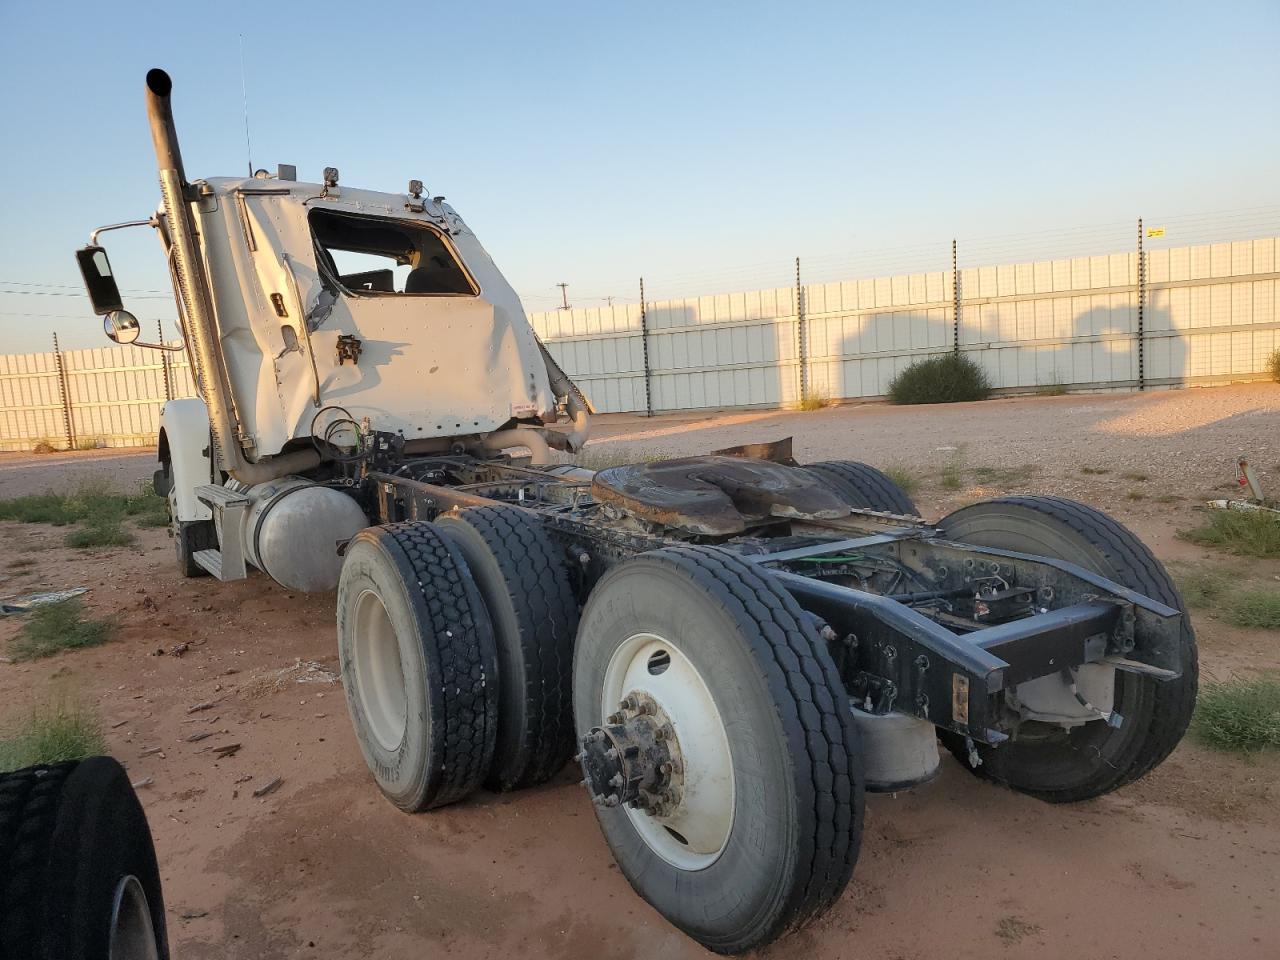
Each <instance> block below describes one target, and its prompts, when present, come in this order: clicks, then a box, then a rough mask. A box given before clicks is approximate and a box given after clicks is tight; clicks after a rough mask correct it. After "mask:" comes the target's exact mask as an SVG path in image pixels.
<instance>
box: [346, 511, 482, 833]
mask: <svg viewBox="0 0 1280 960" xmlns="http://www.w3.org/2000/svg"><path fill="white" fill-rule="evenodd" d="M338 659H339V662H340V664H341V668H342V685H343V689H344V690H345V691H346V695H347V707H348V709H349V710H350V713H351V722H352V725H353V726H354V727H355V733H356V739H357V740H358V741H359V743H360V750H361V752H362V753H363V754H364V758H365V762H366V763H367V764H368V765H369V770H370V772H371V773H372V774H373V778H374V780H375V781H377V784H378V787H379V789H381V790H382V792H383V793H384V794H386V796H387V799H389V800H390V801H391V802H392V803H394V804H395V805H396V806H397V807H400V808H401V809H402V810H409V811H415V810H426V809H428V808H431V807H441V806H444V805H445V804H448V803H453V802H455V801H458V800H461V799H463V798H464V797H466V796H468V795H469V794H470V793H472V792H473V791H474V790H475V789H476V787H478V786H479V785H480V783H481V781H482V780H483V779H484V777H485V775H486V773H487V772H488V770H489V765H490V762H491V760H492V758H493V747H494V741H495V737H496V734H497V712H498V684H497V672H498V671H497V653H496V650H495V647H494V640H493V629H492V627H491V626H490V623H489V616H488V614H487V613H486V612H485V608H484V603H483V602H482V601H481V599H480V594H479V593H478V592H477V590H476V587H475V583H474V582H473V581H472V578H471V576H470V574H469V573H468V572H467V569H466V564H465V561H464V560H463V559H462V556H461V554H459V553H458V551H457V550H456V549H455V548H454V547H453V546H452V545H451V544H450V543H449V541H448V540H447V539H445V538H444V537H443V536H442V535H441V534H440V532H439V531H438V530H437V529H436V528H435V526H434V525H432V524H429V523H418V522H411V523H396V524H389V525H387V526H383V527H370V528H368V529H366V530H362V531H360V533H359V534H357V535H356V536H355V538H354V539H352V541H351V543H350V545H349V546H348V548H347V552H346V559H345V561H344V562H343V565H342V578H341V580H340V582H339V584H338Z"/></svg>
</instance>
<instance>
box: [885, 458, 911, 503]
mask: <svg viewBox="0 0 1280 960" xmlns="http://www.w3.org/2000/svg"><path fill="white" fill-rule="evenodd" d="M884 475H885V476H886V477H888V478H889V479H890V480H892V481H893V482H894V483H896V484H897V485H898V486H899V487H901V488H902V492H903V493H905V494H906V495H907V496H912V495H913V494H914V493H915V492H916V491H917V490H919V489H920V476H919V474H917V473H916V472H915V471H914V470H912V469H911V468H910V467H908V466H906V465H905V464H901V463H891V464H889V465H888V466H887V467H885V468H884Z"/></svg>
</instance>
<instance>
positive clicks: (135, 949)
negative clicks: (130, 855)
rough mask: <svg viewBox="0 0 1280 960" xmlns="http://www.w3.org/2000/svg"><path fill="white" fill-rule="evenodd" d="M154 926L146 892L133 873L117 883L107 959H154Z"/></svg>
mask: <svg viewBox="0 0 1280 960" xmlns="http://www.w3.org/2000/svg"><path fill="white" fill-rule="evenodd" d="M158 956H159V952H158V951H157V949H156V935H155V930H154V928H153V927H152V926H151V907H150V905H149V904H148V903H147V893H146V891H145V890H143V889H142V884H141V883H140V882H139V881H138V878H137V877H135V876H134V875H133V874H128V875H127V876H124V877H122V878H121V879H120V882H119V883H118V884H116V890H115V896H114V899H113V901H112V904H111V931H110V934H109V936H108V938H107V958H108V960H156V958H157V957H158Z"/></svg>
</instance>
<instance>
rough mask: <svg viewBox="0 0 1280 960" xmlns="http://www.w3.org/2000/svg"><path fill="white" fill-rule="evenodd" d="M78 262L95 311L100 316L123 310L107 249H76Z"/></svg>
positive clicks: (93, 247) (91, 247)
mask: <svg viewBox="0 0 1280 960" xmlns="http://www.w3.org/2000/svg"><path fill="white" fill-rule="evenodd" d="M76 262H77V263H78V264H80V273H81V275H82V276H83V277H84V286H85V289H86V290H87V291H88V292H89V301H90V302H91V303H92V304H93V312H94V313H96V314H98V316H106V315H107V314H109V313H112V312H113V311H116V310H123V309H124V304H123V303H121V301H120V288H119V287H117V286H116V278H115V276H114V275H113V274H112V273H111V261H110V260H108V259H107V251H106V250H104V249H103V248H102V247H95V246H89V247H85V248H84V249H83V250H77V251H76ZM134 323H135V324H136V323H137V321H136V320H135V321H134ZM112 339H115V338H114V337H113V338H112Z"/></svg>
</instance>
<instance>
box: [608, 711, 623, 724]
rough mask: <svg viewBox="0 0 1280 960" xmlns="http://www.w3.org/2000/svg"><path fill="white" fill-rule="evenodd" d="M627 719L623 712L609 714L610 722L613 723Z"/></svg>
mask: <svg viewBox="0 0 1280 960" xmlns="http://www.w3.org/2000/svg"><path fill="white" fill-rule="evenodd" d="M626 719H627V718H626V717H624V716H623V715H622V714H620V713H611V714H609V723H612V724H618V723H622V722H623V721H625V720H626Z"/></svg>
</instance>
